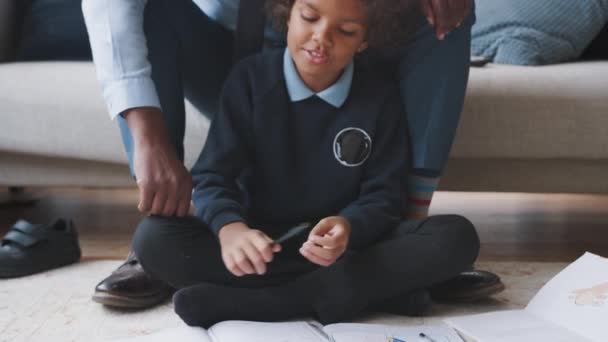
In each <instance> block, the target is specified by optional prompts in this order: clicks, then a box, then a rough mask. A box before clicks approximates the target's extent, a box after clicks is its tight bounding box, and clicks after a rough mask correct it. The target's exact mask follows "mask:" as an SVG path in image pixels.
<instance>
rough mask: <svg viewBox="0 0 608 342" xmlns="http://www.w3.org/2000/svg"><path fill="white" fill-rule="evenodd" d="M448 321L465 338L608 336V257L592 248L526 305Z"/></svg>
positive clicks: (529, 340)
mask: <svg viewBox="0 0 608 342" xmlns="http://www.w3.org/2000/svg"><path fill="white" fill-rule="evenodd" d="M445 321H446V323H448V325H450V326H452V327H453V328H454V329H456V330H457V331H458V332H459V333H460V334H461V335H462V337H463V338H464V339H465V341H475V342H538V341H551V342H579V341H580V342H607V341H608V259H605V258H602V257H599V256H597V255H594V254H591V253H586V254H585V255H583V256H582V257H580V258H579V259H578V260H576V261H575V262H574V263H572V264H570V265H569V266H568V267H566V268H565V269H564V270H563V271H561V272H560V273H559V274H557V275H556V276H555V277H553V278H552V279H551V280H550V281H549V282H548V283H547V284H546V285H545V286H543V288H542V289H541V290H540V291H539V292H538V293H537V294H536V296H534V298H533V299H532V300H531V301H530V303H528V305H527V306H526V308H525V309H524V310H509V311H498V312H490V313H484V314H478V315H470V316H461V317H453V318H449V319H446V320H445Z"/></svg>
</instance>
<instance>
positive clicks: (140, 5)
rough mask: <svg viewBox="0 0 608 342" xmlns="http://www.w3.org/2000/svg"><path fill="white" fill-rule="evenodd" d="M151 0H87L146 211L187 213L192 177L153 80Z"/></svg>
mask: <svg viewBox="0 0 608 342" xmlns="http://www.w3.org/2000/svg"><path fill="white" fill-rule="evenodd" d="M146 3H147V1H146V0H128V1H125V0H83V2H82V10H83V14H84V19H85V23H86V26H87V30H88V33H89V40H90V43H91V50H92V52H93V60H94V62H95V66H96V69H97V77H98V79H99V80H100V82H101V85H102V89H103V97H104V99H105V102H106V105H107V107H108V112H109V113H110V117H112V118H115V117H116V116H117V115H123V116H124V117H125V119H126V121H127V124H128V126H129V128H130V130H131V134H132V136H133V142H134V157H133V158H134V160H133V172H134V173H135V177H136V178H137V185H138V187H139V191H140V193H139V194H140V196H139V205H138V208H139V210H140V211H142V212H146V213H151V214H156V215H164V216H173V215H177V216H183V215H186V214H187V212H188V209H189V207H190V197H191V190H192V178H191V176H190V174H189V173H188V171H187V170H186V168H185V167H184V165H183V163H182V162H181V161H180V160H179V159H178V158H177V155H176V152H175V148H174V147H173V146H172V144H171V142H170V139H169V134H168V132H167V128H166V125H165V123H164V121H163V116H162V113H161V111H160V101H159V98H158V94H157V92H156V88H155V86H154V83H153V81H152V77H151V73H152V68H151V65H150V62H149V61H148V58H147V55H148V48H147V44H146V37H145V34H144V9H145V7H146Z"/></svg>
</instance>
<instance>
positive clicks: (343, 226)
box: [300, 216, 350, 266]
mask: <svg viewBox="0 0 608 342" xmlns="http://www.w3.org/2000/svg"><path fill="white" fill-rule="evenodd" d="M349 238H350V222H348V220H347V219H345V218H344V217H342V216H331V217H326V218H324V219H323V220H321V221H319V223H317V225H316V226H315V227H314V228H313V229H312V231H311V232H310V234H309V235H308V240H307V241H306V242H305V243H304V244H303V245H302V247H301V248H300V253H301V254H302V255H303V256H304V257H305V258H306V259H308V260H309V261H310V262H312V263H315V264H317V265H321V266H329V265H331V264H333V263H334V262H336V260H338V258H339V257H340V256H341V255H342V254H344V251H346V247H347V246H348V239H349Z"/></svg>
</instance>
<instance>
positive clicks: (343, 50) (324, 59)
mask: <svg viewBox="0 0 608 342" xmlns="http://www.w3.org/2000/svg"><path fill="white" fill-rule="evenodd" d="M366 33H367V12H366V9H365V7H364V5H363V3H362V2H361V0H296V1H295V3H294V5H293V7H292V9H291V15H290V17H289V22H288V31H287V45H288V48H289V52H290V53H291V56H292V58H293V60H294V62H295V65H296V68H297V69H298V72H299V74H300V77H302V80H303V81H304V82H305V83H306V84H307V85H308V86H309V87H311V88H313V90H315V91H319V90H322V89H324V87H325V88H326V87H328V86H330V85H331V84H332V83H333V82H334V81H335V80H336V79H337V78H338V77H339V75H340V74H341V72H342V70H344V68H345V67H346V66H347V65H348V64H349V63H350V62H351V61H352V59H353V57H354V55H355V54H356V53H357V52H361V51H363V50H365V49H366V48H367V43H366V42H365V37H366ZM314 88H321V89H314Z"/></svg>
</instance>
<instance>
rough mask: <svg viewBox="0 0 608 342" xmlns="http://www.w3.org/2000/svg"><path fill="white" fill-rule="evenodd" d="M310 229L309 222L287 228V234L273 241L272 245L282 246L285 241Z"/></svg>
mask: <svg viewBox="0 0 608 342" xmlns="http://www.w3.org/2000/svg"><path fill="white" fill-rule="evenodd" d="M310 228H312V225H311V224H310V222H303V223H300V224H299V225H297V226H295V227H292V228H289V230H288V231H287V232H285V234H283V235H281V236H280V237H279V238H278V239H276V240H274V243H277V244H282V243H284V242H285V241H288V240H290V239H292V238H294V237H296V236H298V235H300V234H302V233H304V232H306V231H307V230H309V229H310Z"/></svg>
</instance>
